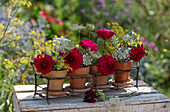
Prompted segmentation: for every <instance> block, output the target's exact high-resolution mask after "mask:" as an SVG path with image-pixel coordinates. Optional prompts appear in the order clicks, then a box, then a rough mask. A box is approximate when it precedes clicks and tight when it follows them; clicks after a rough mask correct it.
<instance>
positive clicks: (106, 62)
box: [97, 55, 117, 75]
mask: <svg viewBox="0 0 170 112" xmlns="http://www.w3.org/2000/svg"><path fill="white" fill-rule="evenodd" d="M116 68H117V62H116V58H113V57H112V56H111V55H103V56H102V57H101V58H99V59H98V60H97V69H98V71H99V73H102V74H103V75H111V74H113V72H114V71H115V70H116Z"/></svg>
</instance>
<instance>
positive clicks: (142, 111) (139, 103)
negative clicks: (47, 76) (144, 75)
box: [13, 81, 170, 112]
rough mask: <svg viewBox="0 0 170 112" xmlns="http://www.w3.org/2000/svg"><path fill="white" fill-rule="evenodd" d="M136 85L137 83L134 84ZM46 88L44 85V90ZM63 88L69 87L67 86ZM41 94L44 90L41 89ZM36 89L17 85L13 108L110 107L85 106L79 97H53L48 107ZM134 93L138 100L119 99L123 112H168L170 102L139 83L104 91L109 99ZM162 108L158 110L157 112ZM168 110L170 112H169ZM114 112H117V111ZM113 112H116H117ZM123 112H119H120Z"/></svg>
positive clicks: (101, 110) (101, 108) (82, 111)
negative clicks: (37, 94) (136, 94)
mask: <svg viewBox="0 0 170 112" xmlns="http://www.w3.org/2000/svg"><path fill="white" fill-rule="evenodd" d="M134 83H135V82H134ZM45 86H46V85H43V87H45ZM64 86H68V84H65V85H64ZM38 90H39V91H41V88H38ZM33 91H34V85H17V86H14V98H13V99H14V103H15V104H14V106H15V108H16V110H19V111H20V110H21V111H23V112H24V111H25V112H26V111H27V112H34V111H35V112H36V111H50V112H53V111H57V112H58V111H59V112H68V111H69V112H86V111H89V112H96V111H97V112H105V111H107V109H108V108H107V107H106V104H105V102H96V103H95V104H94V103H85V102H83V94H79V95H76V96H60V97H55V98H54V97H52V98H51V99H50V100H49V101H50V105H48V104H47V101H46V99H43V98H41V97H39V96H36V97H35V99H33V95H34V92H33ZM134 91H138V92H140V94H139V95H138V96H133V97H131V98H127V97H120V99H124V100H123V101H124V102H125V103H124V104H125V109H124V108H123V107H122V110H121V111H122V112H124V111H128V112H132V111H136V112H138V111H139V112H149V111H165V112H166V111H167V112H168V111H169V110H170V98H168V97H167V96H165V95H163V94H160V93H158V91H157V90H155V89H154V88H152V87H149V86H148V85H147V84H146V83H145V82H143V81H139V88H136V87H134V86H133V85H132V86H130V87H127V88H124V89H119V90H106V91H104V92H105V93H106V94H107V95H108V96H113V95H123V94H127V93H131V92H134ZM158 108H159V110H158ZM168 109H169V110H168ZM114 111H115V110H114ZM114 111H113V112H114ZM121 111H120V112H121ZM17 112H18V111H17Z"/></svg>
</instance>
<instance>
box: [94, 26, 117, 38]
mask: <svg viewBox="0 0 170 112" xmlns="http://www.w3.org/2000/svg"><path fill="white" fill-rule="evenodd" d="M97 34H98V35H97V37H100V38H102V39H110V38H111V37H112V36H113V35H114V34H115V33H114V32H112V31H111V30H107V29H105V28H103V29H100V30H98V31H97Z"/></svg>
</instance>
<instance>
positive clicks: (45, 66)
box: [34, 53, 55, 74]
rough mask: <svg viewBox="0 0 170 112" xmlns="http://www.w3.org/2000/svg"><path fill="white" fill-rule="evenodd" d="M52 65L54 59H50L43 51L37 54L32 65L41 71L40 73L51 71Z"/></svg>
mask: <svg viewBox="0 0 170 112" xmlns="http://www.w3.org/2000/svg"><path fill="white" fill-rule="evenodd" d="M54 65H55V61H54V60H52V57H51V56H49V55H46V54H44V53H42V54H40V55H38V56H37V58H34V66H35V67H36V69H37V72H41V73H42V74H47V73H49V72H51V70H52V68H53V66H54Z"/></svg>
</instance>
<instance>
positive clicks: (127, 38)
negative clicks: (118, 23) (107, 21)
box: [122, 34, 132, 42]
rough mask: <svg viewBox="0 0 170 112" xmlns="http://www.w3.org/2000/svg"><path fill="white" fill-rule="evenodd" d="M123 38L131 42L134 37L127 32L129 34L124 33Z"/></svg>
mask: <svg viewBox="0 0 170 112" xmlns="http://www.w3.org/2000/svg"><path fill="white" fill-rule="evenodd" d="M122 39H123V40H124V41H125V42H131V40H132V37H131V36H130V35H128V34H127V35H124V36H123V37H122Z"/></svg>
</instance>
